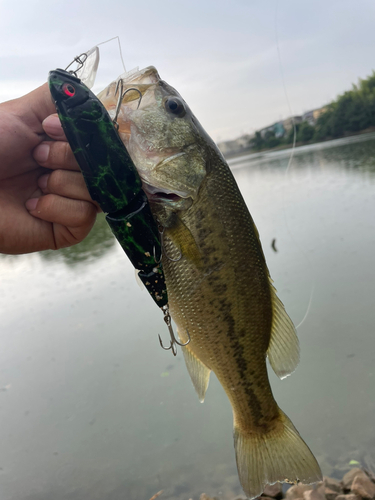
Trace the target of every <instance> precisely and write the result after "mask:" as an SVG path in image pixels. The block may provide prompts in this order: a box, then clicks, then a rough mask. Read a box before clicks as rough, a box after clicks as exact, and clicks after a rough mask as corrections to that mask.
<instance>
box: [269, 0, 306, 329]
mask: <svg viewBox="0 0 375 500" xmlns="http://www.w3.org/2000/svg"><path fill="white" fill-rule="evenodd" d="M275 1H276V8H275V39H276V47H277V57H278V60H279V70H280V76H281V81H282V84H283V89H284V96H285V100H286V103H287V107H288V111H289V115H290V117H291V119H292V125H293V145H292V151H291V153H290V156H289V161H288V165H287V167H286V170H285V174H284V175H285V177H286V178H287V177H288V175H289V172H290V168H291V165H292V161H293V157H294V151H295V149H296V139H297V128H296V122H295V120H294V116H293V112H292V107H291V105H290V101H289V97H288V92H287V88H286V84H285V78H284V69H283V64H282V61H281V52H280V45H279V35H278V6H279V0H275ZM282 208H283V215H284V221H285V227H286V228H287V230H288V233H289V235H290V237H291V238H292V240H293V241H294V243H295V245H296V246H297V247H298V248H299V249H300V250H301V253H302V255H303V256H304V257H305V259H306V261H307V263H308V265H309V268H310V273H311V275H312V276H313V274H312V265H311V262H310V260H309V258H308V257H307V255H306V252H305V251H304V250H303V248H301V246H300V245H299V244H298V243H297V241H296V240H295V238H294V237H293V233H292V231H291V230H290V228H289V225H288V221H287V218H286V211H285V189H283V191H282ZM311 279H312V287H311V291H310V299H309V303H308V305H307V309H306V312H305V315H304V317H303V318H302V320H301V321H300V322H299V323H298V325H297V326H296V328H299V327H300V326H301V325H302V324H303V323H304V322H305V320H306V318H307V316H308V315H309V312H310V309H311V304H312V299H313V295H314V289H315V277H312V278H311Z"/></svg>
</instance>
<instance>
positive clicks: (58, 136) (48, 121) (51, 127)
mask: <svg viewBox="0 0 375 500" xmlns="http://www.w3.org/2000/svg"><path fill="white" fill-rule="evenodd" d="M42 126H43V129H44V132H45V133H46V134H47V135H48V136H49V137H51V139H54V140H55V141H66V137H65V133H64V130H63V128H62V126H61V122H60V119H59V117H58V116H57V113H54V114H53V115H49V116H47V118H45V119H44V120H43V123H42Z"/></svg>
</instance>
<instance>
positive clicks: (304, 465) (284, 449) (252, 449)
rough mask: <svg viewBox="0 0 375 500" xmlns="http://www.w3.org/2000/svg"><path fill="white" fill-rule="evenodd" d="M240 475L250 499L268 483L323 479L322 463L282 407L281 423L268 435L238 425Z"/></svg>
mask: <svg viewBox="0 0 375 500" xmlns="http://www.w3.org/2000/svg"><path fill="white" fill-rule="evenodd" d="M234 447H235V450H236V460H237V468H238V475H239V478H240V482H241V485H242V488H243V490H244V491H245V493H246V495H247V496H248V497H249V498H255V497H257V496H259V495H261V494H262V493H263V491H264V488H265V487H266V485H267V484H274V483H276V482H277V481H280V482H292V483H296V482H297V481H301V482H302V483H307V484H309V483H314V482H316V481H320V480H321V479H322V473H321V471H320V467H319V465H318V462H317V461H316V459H315V457H314V455H313V454H312V453H311V451H310V449H309V448H308V446H307V444H306V443H305V442H304V441H303V439H302V438H301V436H300V435H299V433H298V431H297V429H296V428H295V427H294V425H293V424H292V422H291V421H290V420H289V418H288V417H287V416H286V415H285V413H283V412H282V411H281V410H280V425H279V426H277V427H276V428H275V429H274V430H272V431H270V432H268V433H267V434H255V433H254V434H248V433H246V434H245V433H244V432H242V431H241V429H240V428H239V427H237V426H236V424H235V426H234Z"/></svg>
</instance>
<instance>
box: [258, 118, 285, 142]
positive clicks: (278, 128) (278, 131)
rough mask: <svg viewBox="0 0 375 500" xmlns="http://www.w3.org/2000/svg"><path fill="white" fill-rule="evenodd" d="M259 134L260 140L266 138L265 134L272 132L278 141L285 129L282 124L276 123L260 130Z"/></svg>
mask: <svg viewBox="0 0 375 500" xmlns="http://www.w3.org/2000/svg"><path fill="white" fill-rule="evenodd" d="M259 132H260V135H261V137H262V139H264V138H265V137H266V134H267V132H273V133H274V134H275V137H276V138H277V139H279V138H280V137H283V135H284V134H285V129H284V126H283V122H276V123H273V124H272V125H269V126H268V127H265V128H262V129H261V130H260V131H259Z"/></svg>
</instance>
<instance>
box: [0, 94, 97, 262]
mask: <svg viewBox="0 0 375 500" xmlns="http://www.w3.org/2000/svg"><path fill="white" fill-rule="evenodd" d="M55 112H56V109H55V106H54V104H53V103H52V100H51V95H50V92H49V89H48V85H47V84H45V85H42V86H41V87H39V88H37V89H36V90H34V91H33V92H31V93H30V94H27V95H25V96H23V97H21V98H19V99H15V100H13V101H8V102H5V103H2V104H0V253H9V254H20V253H29V252H35V251H39V250H46V249H58V248H63V247H67V246H71V245H74V244H75V243H79V242H80V241H82V240H83V239H84V238H85V237H86V236H87V234H88V233H89V232H90V230H91V228H92V226H93V224H94V222H95V218H96V213H97V211H98V206H97V205H96V204H94V202H93V201H92V200H91V198H90V195H89V193H88V191H87V188H86V185H85V182H84V180H83V177H82V174H81V173H80V171H79V167H78V165H77V162H76V160H75V158H74V155H73V153H72V151H71V149H70V147H69V144H68V142H66V138H65V135H64V132H63V130H62V127H61V124H60V121H59V119H58V117H57V115H56V114H54V113H55ZM51 115H52V116H51ZM49 138H50V139H53V140H48V139H49Z"/></svg>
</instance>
